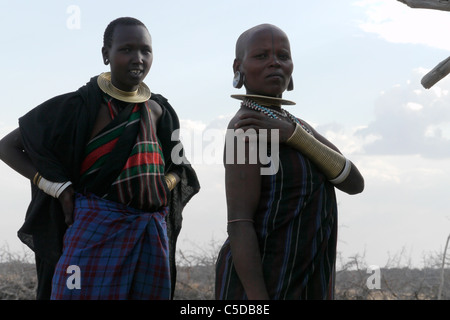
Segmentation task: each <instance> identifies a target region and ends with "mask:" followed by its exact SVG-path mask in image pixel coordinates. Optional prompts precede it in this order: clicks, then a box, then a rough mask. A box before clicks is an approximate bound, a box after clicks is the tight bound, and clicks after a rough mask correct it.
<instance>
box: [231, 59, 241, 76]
mask: <svg viewBox="0 0 450 320" xmlns="http://www.w3.org/2000/svg"><path fill="white" fill-rule="evenodd" d="M240 67H241V61H240V60H238V59H234V62H233V73H236V71H240Z"/></svg>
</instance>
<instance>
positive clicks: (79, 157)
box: [0, 18, 199, 299]
mask: <svg viewBox="0 0 450 320" xmlns="http://www.w3.org/2000/svg"><path fill="white" fill-rule="evenodd" d="M152 50H153V49H152V40H151V36H150V34H149V32H148V30H147V28H146V27H145V25H144V24H143V23H142V22H140V21H139V20H137V19H134V18H119V19H116V20H114V21H112V22H111V23H110V24H109V25H108V27H107V28H106V30H105V34H104V43H103V48H102V55H103V60H104V63H105V65H110V72H106V73H102V74H100V75H99V76H95V77H93V78H92V79H91V80H90V81H89V82H88V83H87V84H86V85H85V86H83V87H81V88H80V89H78V90H77V91H74V92H70V93H67V94H63V95H61V96H57V97H54V98H52V99H50V100H48V101H46V102H44V103H43V104H41V105H40V106H38V107H36V108H34V109H32V110H31V111H30V112H29V113H27V114H26V115H25V116H23V117H22V118H20V119H19V128H17V129H16V130H14V131H13V132H11V133H10V134H9V135H7V136H6V137H4V138H3V139H2V140H1V141H0V157H1V159H2V160H3V161H5V162H6V163H7V164H8V165H10V166H11V167H12V168H13V169H15V170H16V171H17V172H19V173H20V174H22V175H23V176H25V177H26V178H28V179H30V180H31V182H32V201H31V204H30V206H29V209H28V212H27V216H26V220H25V223H24V225H23V226H22V228H21V229H20V230H19V237H20V238H21V239H22V241H24V242H25V243H26V244H27V245H29V246H30V247H31V248H32V249H33V250H34V251H35V254H36V266H37V273H38V292H37V298H38V299H48V298H50V297H51V298H52V299H169V298H170V297H171V294H172V293H173V289H174V286H173V283H174V280H175V279H174V274H175V273H174V271H175V270H174V267H175V264H174V250H175V243H176V238H177V235H178V233H179V231H180V228H181V211H182V209H183V207H184V205H186V203H187V202H188V201H189V199H190V198H191V197H192V196H193V195H194V194H195V193H197V192H198V190H199V184H198V180H197V177H196V174H195V171H194V170H193V169H192V167H191V166H190V165H189V163H188V162H187V160H186V159H181V161H180V159H176V160H177V161H176V163H181V164H180V165H176V164H175V163H174V161H172V158H171V151H172V149H173V148H174V147H175V146H177V148H179V146H178V144H179V143H180V142H179V141H177V140H176V141H172V132H173V131H174V130H176V129H178V128H179V122H178V118H177V115H176V112H175V111H174V110H173V108H172V107H171V106H170V104H169V103H168V102H167V100H166V99H165V98H164V97H163V96H161V95H158V94H153V93H151V92H150V89H149V88H148V87H147V86H146V85H145V84H144V82H143V81H144V79H145V77H146V76H147V74H148V72H149V70H150V68H151V65H152V62H153V51H152ZM174 160H175V159H174ZM166 221H167V225H166ZM169 256H170V258H169ZM72 272H75V273H74V274H72ZM52 279H53V281H52ZM171 282H172V284H171Z"/></svg>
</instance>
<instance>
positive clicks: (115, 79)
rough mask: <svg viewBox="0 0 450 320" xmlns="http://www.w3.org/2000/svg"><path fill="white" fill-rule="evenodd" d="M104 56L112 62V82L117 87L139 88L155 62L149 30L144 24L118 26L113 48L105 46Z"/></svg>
mask: <svg viewBox="0 0 450 320" xmlns="http://www.w3.org/2000/svg"><path fill="white" fill-rule="evenodd" d="M103 57H104V58H107V59H108V60H109V63H110V64H111V82H112V84H113V85H114V86H115V87H117V88H118V89H120V90H123V91H135V90H137V88H138V86H139V84H140V83H141V82H142V81H144V79H145V77H146V76H147V74H148V72H149V71H150V67H151V66H152V62H153V52H152V39H151V37H150V34H149V32H148V31H147V29H146V28H145V27H143V26H121V25H118V26H116V28H115V29H114V34H113V41H112V45H111V48H103Z"/></svg>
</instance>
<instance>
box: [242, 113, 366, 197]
mask: <svg viewBox="0 0 450 320" xmlns="http://www.w3.org/2000/svg"><path fill="white" fill-rule="evenodd" d="M303 123H304V124H305V125H306V126H307V127H308V128H309V129H310V130H311V131H312V133H313V135H314V138H316V140H317V141H319V142H320V143H322V144H324V145H326V146H327V147H329V148H330V149H332V150H334V151H336V152H337V153H339V154H341V155H342V153H341V152H340V151H339V149H338V148H337V147H336V146H335V145H333V144H332V143H331V142H330V141H328V140H327V139H326V138H325V137H323V136H322V135H321V134H319V133H318V132H317V131H316V130H315V129H314V128H313V127H311V126H310V125H309V124H307V123H306V122H304V121H303ZM234 127H235V128H236V129H238V128H240V129H243V130H244V131H245V130H247V129H250V128H253V129H255V130H258V129H268V130H272V129H278V130H279V137H280V143H286V142H287V141H288V140H289V138H290V137H291V136H292V134H293V133H294V130H295V128H296V126H295V125H294V124H293V123H292V122H289V121H280V120H278V119H272V118H269V117H267V116H265V115H262V114H260V113H255V112H243V113H241V115H240V118H239V120H238V121H236V122H235V124H234ZM296 148H298V146H296ZM298 150H299V151H302V150H301V148H298ZM335 186H336V188H338V189H339V190H341V191H343V192H346V193H348V194H357V193H360V192H362V191H363V190H364V178H363V176H362V175H361V173H360V172H359V170H358V168H357V167H356V166H355V165H354V164H353V163H352V162H350V172H349V174H348V176H347V177H346V178H345V179H344V180H343V181H342V182H340V183H338V184H335Z"/></svg>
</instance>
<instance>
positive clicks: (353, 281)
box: [0, 242, 450, 300]
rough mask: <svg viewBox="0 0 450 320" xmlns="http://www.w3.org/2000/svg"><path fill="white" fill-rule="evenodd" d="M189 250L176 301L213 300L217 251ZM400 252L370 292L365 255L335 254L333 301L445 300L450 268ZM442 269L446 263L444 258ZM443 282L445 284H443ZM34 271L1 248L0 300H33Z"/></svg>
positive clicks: (434, 256) (24, 257)
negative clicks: (414, 263)
mask: <svg viewBox="0 0 450 320" xmlns="http://www.w3.org/2000/svg"><path fill="white" fill-rule="evenodd" d="M192 247H193V248H194V249H192V250H190V251H184V252H181V251H178V252H177V264H178V268H177V270H178V272H177V285H176V288H175V297H174V298H175V299H177V300H212V299H214V285H215V263H216V259H217V254H218V252H219V249H220V247H219V246H218V245H217V243H214V242H211V243H210V244H209V245H207V246H206V247H203V248H202V247H199V246H197V245H195V244H193V245H192ZM406 257H407V256H406V254H405V252H401V253H399V254H397V255H394V256H392V257H390V258H389V259H388V261H387V263H386V265H385V266H384V267H381V269H380V275H381V288H380V289H369V288H368V286H367V279H368V278H369V277H370V275H371V273H368V271H367V270H368V265H367V263H366V262H365V256H364V255H358V254H357V255H355V256H353V257H350V258H348V259H343V258H342V256H341V255H338V268H337V272H336V286H335V298H336V299H337V300H436V299H438V297H439V290H441V299H442V300H450V270H449V269H443V270H444V272H443V273H442V274H441V270H442V269H441V266H442V264H443V263H442V261H443V253H431V254H429V255H428V256H426V257H424V262H425V263H424V267H423V268H422V269H417V268H412V267H410V262H409V260H408V259H407V258H406ZM445 260H446V263H445V264H444V265H445V266H448V265H449V263H450V259H449V258H448V257H447V258H446V259H445ZM442 279H443V280H444V281H442ZM35 292H36V271H35V266H34V262H33V259H32V255H31V253H27V252H25V251H24V253H22V254H15V253H11V252H10V251H9V249H8V247H7V246H4V247H1V248H0V300H34V299H35Z"/></svg>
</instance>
